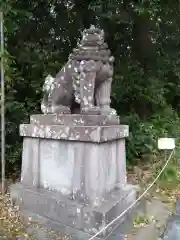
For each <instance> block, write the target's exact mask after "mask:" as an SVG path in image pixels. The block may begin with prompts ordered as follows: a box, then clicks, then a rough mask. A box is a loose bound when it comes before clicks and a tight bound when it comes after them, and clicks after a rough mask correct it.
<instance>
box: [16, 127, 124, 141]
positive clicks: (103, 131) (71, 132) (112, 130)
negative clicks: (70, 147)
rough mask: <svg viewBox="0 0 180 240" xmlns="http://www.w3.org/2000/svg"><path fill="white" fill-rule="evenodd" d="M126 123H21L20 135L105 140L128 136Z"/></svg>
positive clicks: (72, 139) (73, 139) (75, 139)
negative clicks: (102, 124) (100, 124)
mask: <svg viewBox="0 0 180 240" xmlns="http://www.w3.org/2000/svg"><path fill="white" fill-rule="evenodd" d="M128 135H129V127H128V125H114V126H113V125H112V126H68V125H67V126H62V125H37V124H21V125H20V136H23V137H36V138H46V139H59V140H60V139H62V140H71V141H83V142H97V143H99V142H107V141H111V140H116V139H120V138H125V137H128Z"/></svg>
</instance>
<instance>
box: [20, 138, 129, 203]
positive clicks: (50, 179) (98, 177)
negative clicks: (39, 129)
mask: <svg viewBox="0 0 180 240" xmlns="http://www.w3.org/2000/svg"><path fill="white" fill-rule="evenodd" d="M102 156H103V157H102ZM22 160H23V163H22V173H21V182H22V183H23V184H25V185H27V186H29V187H32V186H33V187H42V188H45V189H53V190H56V191H60V192H62V193H63V194H65V195H73V197H74V198H81V200H84V201H86V200H88V201H90V202H91V203H92V205H93V204H95V205H97V204H98V203H99V202H100V201H102V200H103V198H104V196H105V195H106V194H107V193H108V192H110V191H111V190H113V189H114V188H116V186H117V185H119V184H126V155H125V141H124V139H120V140H116V141H112V142H109V143H108V142H107V143H101V144H97V143H90V142H85V143H83V142H77V141H73V142H71V141H62V140H61V141H60V140H54V139H38V138H28V137H25V138H24V140H23V156H22ZM49 169H51V171H49ZM52 173H53V174H52Z"/></svg>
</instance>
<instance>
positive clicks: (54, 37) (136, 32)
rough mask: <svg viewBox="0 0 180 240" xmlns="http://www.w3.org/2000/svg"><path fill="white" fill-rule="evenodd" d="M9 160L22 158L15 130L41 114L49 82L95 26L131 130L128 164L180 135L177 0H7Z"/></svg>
mask: <svg viewBox="0 0 180 240" xmlns="http://www.w3.org/2000/svg"><path fill="white" fill-rule="evenodd" d="M1 8H2V9H3V10H4V17H5V35H6V39H5V45H6V50H7V52H6V53H5V57H6V66H5V68H6V119H7V121H6V143H7V156H6V158H7V161H9V162H11V163H17V162H19V160H20V154H21V141H20V138H19V136H18V125H19V124H20V123H22V122H27V121H28V117H29V115H30V114H33V113H39V112H40V100H41V87H42V84H43V81H44V77H45V76H46V75H47V74H48V73H51V74H52V75H55V74H56V72H57V71H58V70H59V69H60V68H61V66H62V65H63V64H64V62H66V61H67V57H68V54H69V53H70V52H71V51H72V48H73V47H74V46H75V45H76V41H77V39H78V38H79V36H80V32H81V30H83V29H84V28H85V27H89V25H90V24H97V25H99V26H100V27H102V28H104V30H105V33H106V39H107V42H108V45H109V47H110V49H111V50H112V54H113V55H114V56H115V58H116V63H115V76H114V82H113V88H112V90H113V91H112V105H113V107H115V108H116V109H117V111H118V114H119V115H120V116H121V122H122V123H126V124H129V125H130V137H129V139H128V144H127V157H128V161H129V163H134V162H135V161H136V159H137V158H138V159H140V158H143V159H149V158H150V157H151V156H152V155H154V154H158V153H159V152H158V150H157V138H158V137H163V136H171V137H178V136H179V133H180V129H179V116H178V112H179V106H180V105H179V104H180V81H179V80H180V79H179V78H180V70H179V69H180V60H179V59H180V58H179V55H180V54H179V53H180V52H179V42H180V38H179V32H180V20H179V3H178V1H175V2H170V1H169V2H167V3H165V2H164V1H163V0H152V1H140V2H137V1H132V0H126V1H125V0H124V1H123V0H122V1H117V0H106V1H102V0H91V1H83V2H81V1H76V0H75V1H49V0H44V1H43V4H42V1H37V0H33V1H28V0H22V1H16V0H13V1H12V0H8V1H3V4H2V5H1Z"/></svg>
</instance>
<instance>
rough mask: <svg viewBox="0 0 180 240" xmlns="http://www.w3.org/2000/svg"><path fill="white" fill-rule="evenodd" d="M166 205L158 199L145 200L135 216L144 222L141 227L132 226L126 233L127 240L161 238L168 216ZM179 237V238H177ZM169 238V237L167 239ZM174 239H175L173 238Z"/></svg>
mask: <svg viewBox="0 0 180 240" xmlns="http://www.w3.org/2000/svg"><path fill="white" fill-rule="evenodd" d="M170 214H171V213H170V210H169V209H168V208H167V205H166V204H164V203H163V202H161V201H160V200H158V199H155V198H152V199H151V200H145V210H144V209H142V211H139V213H138V214H137V217H141V219H143V217H144V222H145V221H146V224H145V225H144V226H142V227H134V228H132V230H131V232H130V233H128V234H127V239H128V240H144V239H146V240H157V239H162V238H161V236H162V235H163V234H164V231H165V228H166V225H167V221H168V219H169V216H170ZM179 239H180V238H179ZM168 240H170V239H168ZM173 240H175V239H173Z"/></svg>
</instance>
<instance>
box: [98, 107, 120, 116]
mask: <svg viewBox="0 0 180 240" xmlns="http://www.w3.org/2000/svg"><path fill="white" fill-rule="evenodd" d="M101 115H106V116H108V115H111V116H117V112H116V110H115V109H113V108H110V107H109V106H108V107H103V108H101Z"/></svg>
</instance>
